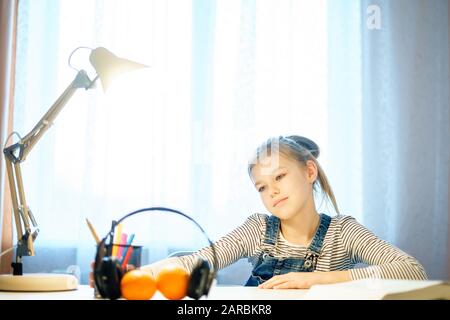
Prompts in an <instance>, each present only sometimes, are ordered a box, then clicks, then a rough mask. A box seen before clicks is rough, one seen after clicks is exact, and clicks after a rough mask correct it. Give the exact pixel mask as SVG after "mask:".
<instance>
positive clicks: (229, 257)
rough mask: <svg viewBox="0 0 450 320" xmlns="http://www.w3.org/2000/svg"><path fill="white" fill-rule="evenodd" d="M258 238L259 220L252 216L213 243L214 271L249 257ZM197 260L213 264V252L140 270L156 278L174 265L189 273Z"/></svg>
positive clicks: (259, 235) (182, 257)
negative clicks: (162, 271) (215, 257)
mask: <svg viewBox="0 0 450 320" xmlns="http://www.w3.org/2000/svg"><path fill="white" fill-rule="evenodd" d="M260 237H261V219H260V217H259V215H258V214H254V215H252V216H250V217H249V218H247V220H246V221H245V223H244V224H242V225H241V226H239V227H238V228H236V229H234V230H233V231H231V232H230V233H228V234H227V235H226V236H224V237H222V238H220V239H219V240H218V241H216V242H215V243H214V248H215V250H216V255H217V265H214V269H215V270H219V269H222V268H225V267H226V266H228V265H230V264H232V263H234V262H235V261H237V260H239V259H240V258H243V257H248V256H250V255H251V253H252V252H254V250H255V248H256V247H257V246H258V245H259V243H260ZM198 258H201V259H204V260H207V261H208V262H209V263H210V265H213V264H214V263H213V262H214V258H213V251H212V249H211V247H209V246H208V247H205V248H203V249H201V250H199V251H196V252H194V253H193V254H190V255H186V256H181V257H171V258H167V259H163V260H160V261H158V262H155V263H152V264H150V265H146V266H143V267H141V269H144V270H147V271H149V272H151V273H152V274H153V275H154V276H156V275H157V274H158V273H159V271H160V270H161V269H162V268H164V267H165V266H167V265H168V264H175V265H178V266H180V267H181V268H183V269H185V270H186V271H188V272H189V273H190V272H191V271H192V269H193V268H194V266H195V263H196V262H197V261H198Z"/></svg>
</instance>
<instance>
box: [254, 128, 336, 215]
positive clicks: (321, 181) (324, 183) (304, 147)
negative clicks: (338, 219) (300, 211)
mask: <svg viewBox="0 0 450 320" xmlns="http://www.w3.org/2000/svg"><path fill="white" fill-rule="evenodd" d="M272 152H274V153H280V154H282V155H284V156H287V157H289V158H291V159H294V160H296V161H298V162H299V163H301V164H303V165H305V166H306V162H307V161H308V160H311V161H313V162H314V163H315V164H316V166H317V179H316V181H314V183H313V191H314V192H318V188H319V187H320V190H322V192H323V196H324V198H325V197H326V198H327V200H328V201H329V202H331V204H332V205H333V207H334V210H336V213H337V214H338V215H339V214H340V213H339V209H338V205H337V202H336V198H335V196H334V192H333V189H332V188H331V185H330V183H329V182H328V178H327V176H326V175H325V172H324V171H323V169H322V167H321V166H320V164H319V162H318V161H317V158H318V157H319V154H320V149H319V146H318V145H317V144H316V143H315V142H314V141H312V140H310V139H308V138H306V137H302V136H288V137H283V136H279V137H275V138H270V139H268V140H267V141H266V142H264V143H263V144H261V145H260V146H259V147H258V148H257V149H256V152H255V156H254V158H253V159H252V161H250V162H249V164H248V174H249V176H250V177H251V176H252V169H253V167H254V166H255V164H257V163H258V162H260V160H261V159H262V158H264V157H266V156H270V155H271V154H272Z"/></svg>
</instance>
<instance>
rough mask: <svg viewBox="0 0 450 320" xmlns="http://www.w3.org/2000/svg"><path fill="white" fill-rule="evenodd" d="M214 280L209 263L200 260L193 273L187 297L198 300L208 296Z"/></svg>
mask: <svg viewBox="0 0 450 320" xmlns="http://www.w3.org/2000/svg"><path fill="white" fill-rule="evenodd" d="M212 280H213V277H212V276H211V270H210V267H209V263H208V261H206V260H200V261H199V263H198V264H197V265H196V266H195V267H194V269H193V270H192V272H191V276H190V279H189V284H188V290H187V296H188V297H190V298H193V299H196V300H197V299H200V297H202V296H203V295H208V292H209V289H210V287H211V283H212Z"/></svg>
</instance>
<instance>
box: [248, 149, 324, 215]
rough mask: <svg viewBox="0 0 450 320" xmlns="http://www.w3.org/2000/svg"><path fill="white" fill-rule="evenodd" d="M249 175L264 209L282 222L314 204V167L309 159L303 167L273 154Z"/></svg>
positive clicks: (281, 155)
mask: <svg viewBox="0 0 450 320" xmlns="http://www.w3.org/2000/svg"><path fill="white" fill-rule="evenodd" d="M251 173H252V180H253V183H254V184H255V188H256V190H257V191H258V192H259V194H260V196H261V200H262V202H263V204H264V206H265V207H266V208H267V210H269V212H270V213H272V214H273V215H275V216H276V217H278V218H280V219H282V220H284V219H285V220H287V219H290V218H292V217H294V216H295V215H297V214H299V213H301V212H302V211H303V209H304V208H305V207H306V206H307V205H308V202H311V201H312V204H314V202H313V201H314V198H313V189H312V184H313V182H314V181H315V180H316V178H317V166H316V165H315V163H314V162H313V161H311V160H309V161H307V162H306V166H305V165H303V164H301V163H299V162H298V161H296V160H294V159H291V158H289V157H286V156H284V155H283V154H280V153H273V154H272V155H271V156H267V157H265V158H263V159H261V160H260V161H259V162H258V163H257V164H256V165H255V166H254V167H253V169H252V171H251ZM309 204H311V203H309Z"/></svg>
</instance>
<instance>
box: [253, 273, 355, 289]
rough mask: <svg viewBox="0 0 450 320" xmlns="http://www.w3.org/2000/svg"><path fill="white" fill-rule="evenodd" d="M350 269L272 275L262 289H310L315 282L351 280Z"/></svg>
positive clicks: (260, 286) (325, 282) (262, 285)
mask: <svg viewBox="0 0 450 320" xmlns="http://www.w3.org/2000/svg"><path fill="white" fill-rule="evenodd" d="M350 280H352V279H351V276H350V272H349V271H348V270H343V271H329V272H289V273H286V274H280V275H278V276H275V277H272V278H270V279H269V280H267V281H266V282H264V283H262V284H260V285H259V286H258V288H261V289H309V288H311V286H312V285H315V284H327V283H336V282H345V281H350Z"/></svg>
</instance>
